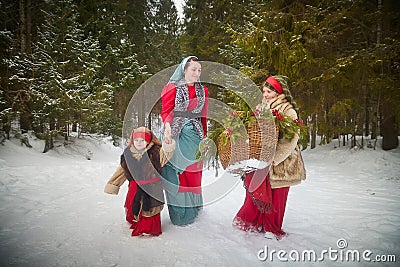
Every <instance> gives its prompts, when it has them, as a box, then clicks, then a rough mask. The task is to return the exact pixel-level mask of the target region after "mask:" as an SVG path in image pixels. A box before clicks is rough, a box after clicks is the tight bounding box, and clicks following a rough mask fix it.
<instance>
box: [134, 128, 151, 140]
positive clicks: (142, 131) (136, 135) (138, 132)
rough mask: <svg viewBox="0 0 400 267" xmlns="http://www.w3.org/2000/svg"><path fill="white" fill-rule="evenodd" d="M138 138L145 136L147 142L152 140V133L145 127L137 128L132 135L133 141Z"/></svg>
mask: <svg viewBox="0 0 400 267" xmlns="http://www.w3.org/2000/svg"><path fill="white" fill-rule="evenodd" d="M137 138H143V139H144V140H145V141H146V142H147V143H150V142H151V138H152V137H151V133H149V132H147V131H146V129H145V128H144V127H139V128H137V129H136V130H135V131H134V132H133V133H132V136H131V139H132V141H133V140H135V139H137Z"/></svg>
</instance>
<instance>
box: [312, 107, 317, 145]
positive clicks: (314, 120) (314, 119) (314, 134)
mask: <svg viewBox="0 0 400 267" xmlns="http://www.w3.org/2000/svg"><path fill="white" fill-rule="evenodd" d="M311 125H312V128H311V149H313V148H315V147H316V143H317V115H316V114H315V113H313V114H312V122H311Z"/></svg>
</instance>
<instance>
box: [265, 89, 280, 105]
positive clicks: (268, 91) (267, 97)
mask: <svg viewBox="0 0 400 267" xmlns="http://www.w3.org/2000/svg"><path fill="white" fill-rule="evenodd" d="M277 96H278V93H277V92H275V91H273V90H271V89H269V88H268V87H267V86H264V88H263V97H264V99H265V100H266V101H267V102H268V101H269V100H271V99H273V98H275V97H277Z"/></svg>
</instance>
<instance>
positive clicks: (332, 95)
mask: <svg viewBox="0 0 400 267" xmlns="http://www.w3.org/2000/svg"><path fill="white" fill-rule="evenodd" d="M399 29H400V5H399V3H398V1H397V0H322V1H314V0H270V1H243V0H230V1H228V0H218V1H216V0H187V1H186V2H185V6H184V13H183V17H182V18H180V17H179V15H178V12H177V9H176V7H175V5H174V3H173V1H172V0H165V1H164V0H147V1H145V0H0V73H1V75H0V78H1V80H0V87H1V90H0V132H1V134H2V136H3V138H9V137H10V134H18V133H13V132H12V130H13V124H15V123H17V124H18V125H19V127H18V128H19V129H20V134H21V133H24V132H28V131H31V132H33V133H34V134H35V135H36V136H37V137H38V138H40V139H43V140H46V148H45V150H46V151H48V150H49V149H52V147H53V140H54V138H56V137H62V138H64V139H65V140H66V141H67V140H68V138H69V136H70V132H71V131H74V132H78V133H97V134H105V135H110V136H113V137H115V139H116V140H117V139H118V137H120V136H121V132H122V130H121V129H122V124H123V119H124V115H125V111H126V109H127V106H128V104H129V101H130V99H131V97H132V95H133V94H134V93H135V90H137V89H138V88H139V86H140V85H141V84H142V83H143V82H144V81H146V80H147V79H148V78H149V77H151V75H153V74H155V73H157V72H159V71H161V70H163V69H165V68H167V67H170V66H173V65H175V64H178V63H179V62H180V60H181V59H182V58H183V57H185V56H187V55H191V54H194V55H196V56H198V58H199V59H200V60H202V61H214V62H219V63H222V64H226V65H229V66H231V67H233V68H236V69H239V70H240V71H242V72H244V73H245V74H247V75H248V76H249V77H250V78H251V79H252V80H253V81H254V82H255V83H256V84H257V85H261V84H262V82H263V80H264V79H265V78H266V77H267V76H268V75H275V74H282V75H286V76H288V77H289V78H290V82H291V84H290V85H291V90H292V95H293V96H294V98H295V100H296V102H297V104H298V106H299V109H300V117H301V119H302V120H303V121H304V122H305V123H306V124H307V125H308V127H309V130H310V140H309V145H310V147H311V148H314V147H315V146H316V145H318V144H320V143H322V144H323V143H329V142H331V141H332V140H333V139H338V140H340V144H343V145H345V144H347V143H350V144H351V146H364V145H367V144H366V143H364V137H365V140H369V141H371V140H376V139H377V138H378V137H382V146H383V149H392V148H395V147H397V146H398V135H399V121H400V105H399V104H400V54H399V53H400V31H399ZM209 88H210V97H212V98H217V99H219V100H221V101H224V102H229V101H231V98H232V95H229V94H228V93H224V92H226V91H224V90H220V89H221V88H218V87H216V86H212V85H210V87H209ZM154 113H155V114H156V115H157V114H158V113H159V108H158V109H157V108H155V109H154ZM317 136H320V137H321V138H318V139H317V138H316V137H317ZM356 136H357V137H361V139H357V138H355V137H356Z"/></svg>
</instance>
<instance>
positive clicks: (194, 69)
mask: <svg viewBox="0 0 400 267" xmlns="http://www.w3.org/2000/svg"><path fill="white" fill-rule="evenodd" d="M184 73H185V80H186V83H187V84H189V85H193V84H194V83H195V82H197V81H198V80H199V78H200V74H201V65H200V63H199V62H197V61H190V62H189V67H187V68H186V69H185V70H184Z"/></svg>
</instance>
